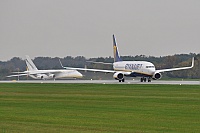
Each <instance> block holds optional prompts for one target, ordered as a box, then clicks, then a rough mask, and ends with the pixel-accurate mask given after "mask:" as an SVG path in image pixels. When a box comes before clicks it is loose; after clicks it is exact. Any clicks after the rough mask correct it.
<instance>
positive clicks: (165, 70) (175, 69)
mask: <svg viewBox="0 0 200 133" xmlns="http://www.w3.org/2000/svg"><path fill="white" fill-rule="evenodd" d="M193 67H194V57H193V58H192V65H191V66H189V67H179V68H170V69H161V70H156V73H160V72H169V71H177V70H184V69H190V68H193Z"/></svg>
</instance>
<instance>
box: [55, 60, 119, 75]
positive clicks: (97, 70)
mask: <svg viewBox="0 0 200 133" xmlns="http://www.w3.org/2000/svg"><path fill="white" fill-rule="evenodd" d="M59 61H60V60H59ZM60 65H61V66H62V68H65V69H68V70H80V71H92V72H105V73H115V72H116V71H114V70H102V69H87V68H74V67H64V66H63V64H62V62H61V61H60Z"/></svg>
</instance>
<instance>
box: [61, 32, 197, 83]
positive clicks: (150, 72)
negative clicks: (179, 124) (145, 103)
mask: <svg viewBox="0 0 200 133" xmlns="http://www.w3.org/2000/svg"><path fill="white" fill-rule="evenodd" d="M113 53H114V63H103V64H112V65H113V69H114V70H102V69H86V68H72V67H63V65H62V63H61V62H60V63H61V65H62V67H63V68H66V69H73V70H84V71H85V70H87V71H94V72H105V73H113V78H114V79H116V80H119V82H124V81H125V78H124V77H125V76H127V77H141V82H147V81H148V82H151V80H152V79H154V80H157V79H161V77H162V74H161V73H162V72H168V71H176V70H183V69H190V68H192V67H193V66H194V57H193V58H192V65H191V66H189V67H180V68H170V69H162V70H156V68H155V66H154V64H153V63H151V62H148V61H122V59H121V58H120V55H119V52H118V48H117V43H116V40H115V36H114V35H113ZM94 63H102V62H94Z"/></svg>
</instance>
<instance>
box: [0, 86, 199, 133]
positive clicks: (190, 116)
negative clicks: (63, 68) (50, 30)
mask: <svg viewBox="0 0 200 133" xmlns="http://www.w3.org/2000/svg"><path fill="white" fill-rule="evenodd" d="M0 132H2V133H11V132H12V133H15V132H18V133H19V132H20V133H21V132H28V133H35V132H37V133H38V132H40V133H44V132H48V133H56V132H67V133H68V132H69V133H70V132H71V133H80V132H81V133H87V132H89V133H94V132H95V133H101V132H107V133H116V132H118V133H129V132H130V133H132V132H136V133H141V132H149V133H152V132H180V133H183V132H185V133H189V132H192V133H194V132H197V133H199V132H200V86H198V85H134V84H132V85H131V84H128V85H125V84H124V85H123V84H121V85H120V84H117V85H113V84H110V85H108V84H105V85H104V84H25V83H22V84H20V83H13V84H6V83H5V84H0Z"/></svg>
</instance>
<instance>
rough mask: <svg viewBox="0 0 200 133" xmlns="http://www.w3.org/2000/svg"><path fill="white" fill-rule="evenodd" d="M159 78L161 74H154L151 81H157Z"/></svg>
mask: <svg viewBox="0 0 200 133" xmlns="http://www.w3.org/2000/svg"><path fill="white" fill-rule="evenodd" d="M161 77H162V75H161V73H154V75H153V77H152V78H153V79H154V80H157V79H161Z"/></svg>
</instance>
